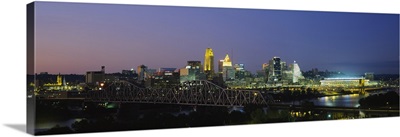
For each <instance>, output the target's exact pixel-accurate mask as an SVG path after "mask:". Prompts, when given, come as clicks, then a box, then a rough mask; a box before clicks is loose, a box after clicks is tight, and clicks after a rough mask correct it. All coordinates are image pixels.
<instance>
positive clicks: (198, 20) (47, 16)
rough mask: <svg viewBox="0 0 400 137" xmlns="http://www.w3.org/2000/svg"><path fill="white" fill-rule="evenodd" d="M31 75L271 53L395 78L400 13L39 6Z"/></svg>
mask: <svg viewBox="0 0 400 137" xmlns="http://www.w3.org/2000/svg"><path fill="white" fill-rule="evenodd" d="M35 10H36V13H35V20H36V24H35V25H36V32H35V36H36V41H35V42H36V72H37V73H39V72H49V73H62V74H71V73H73V74H84V73H85V72H86V71H92V70H100V66H103V65H104V66H106V72H107V73H112V72H120V71H121V70H122V69H130V68H134V69H136V67H137V66H139V65H141V64H144V65H146V66H148V67H149V68H154V69H157V68H160V67H175V68H182V67H184V66H185V65H186V62H187V61H188V60H198V61H201V62H202V63H203V61H204V52H205V49H206V48H207V47H210V48H212V49H213V51H214V58H215V62H216V64H215V70H218V68H217V66H218V65H217V62H218V60H220V59H223V58H224V57H225V54H227V53H228V54H229V57H231V60H232V63H233V64H235V63H244V64H245V68H246V69H247V70H250V71H252V72H255V71H256V70H259V69H261V67H262V64H263V63H267V62H268V60H270V59H271V58H272V57H274V56H278V57H280V58H281V60H283V61H286V62H287V63H288V64H289V63H292V62H293V61H294V60H295V61H296V62H297V63H298V64H299V66H300V68H301V70H303V71H307V70H310V69H311V68H318V69H319V70H325V69H328V70H331V71H342V72H344V73H348V74H363V73H365V72H374V73H376V74H382V73H395V74H398V73H399V15H396V14H366V13H339V12H309V11H283V10H255V9H228V8H194V7H167V6H164V7H163V6H137V5H136V6H135V5H106V4H81V3H79V4H78V3H49V2H36V9H35Z"/></svg>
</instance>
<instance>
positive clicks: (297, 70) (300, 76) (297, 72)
mask: <svg viewBox="0 0 400 137" xmlns="http://www.w3.org/2000/svg"><path fill="white" fill-rule="evenodd" d="M292 69H293V70H292V71H293V83H297V82H299V80H301V79H304V76H303V74H302V73H301V71H300V67H299V64H297V63H296V61H294V63H293V68H292Z"/></svg>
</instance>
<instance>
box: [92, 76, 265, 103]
mask: <svg viewBox="0 0 400 137" xmlns="http://www.w3.org/2000/svg"><path fill="white" fill-rule="evenodd" d="M86 101H90V102H122V103H124V102H125V103H155V104H179V105H203V106H244V105H246V104H258V105H267V103H268V101H269V100H266V99H265V97H264V96H263V95H262V94H261V93H260V92H259V91H253V90H235V89H224V88H222V87H220V86H218V85H216V84H214V83H212V82H209V81H189V82H184V83H181V84H180V85H178V86H175V87H173V88H164V89H153V88H141V87H138V86H136V85H134V84H132V83H130V82H127V81H117V82H113V83H111V84H109V85H108V86H107V87H106V88H104V89H103V90H98V91H89V92H88V94H87V97H86Z"/></svg>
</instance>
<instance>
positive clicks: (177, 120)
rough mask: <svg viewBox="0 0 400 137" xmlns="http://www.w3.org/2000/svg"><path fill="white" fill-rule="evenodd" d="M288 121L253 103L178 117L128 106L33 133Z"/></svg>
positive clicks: (203, 108) (282, 113)
mask: <svg viewBox="0 0 400 137" xmlns="http://www.w3.org/2000/svg"><path fill="white" fill-rule="evenodd" d="M90 111H93V110H90ZM100 111H104V110H100ZM290 119H291V116H290V115H289V112H288V111H279V112H278V111H276V112H269V113H265V112H264V110H263V107H262V106H259V105H253V104H252V105H247V106H245V107H244V109H243V111H232V112H229V109H228V108H227V107H206V106H201V107H199V106H198V107H197V108H196V111H193V112H190V113H188V114H179V115H173V114H171V113H162V112H157V111H151V112H147V113H144V114H138V113H136V112H134V111H132V109H129V107H125V108H123V107H122V108H121V110H120V111H119V113H118V114H115V113H114V114H112V113H109V114H108V115H105V114H104V113H103V114H102V115H101V117H99V116H97V117H96V118H92V119H90V118H88V119H83V120H81V121H79V122H75V123H73V124H72V125H71V126H70V127H67V126H64V127H63V126H55V127H53V128H51V129H49V130H47V131H43V132H38V133H37V134H39V135H46V134H67V133H85V132H105V131H123V130H144V129H165V128H185V127H203V126H223V125H241V124H258V123H275V122H288V121H290Z"/></svg>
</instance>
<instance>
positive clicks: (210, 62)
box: [204, 48, 215, 80]
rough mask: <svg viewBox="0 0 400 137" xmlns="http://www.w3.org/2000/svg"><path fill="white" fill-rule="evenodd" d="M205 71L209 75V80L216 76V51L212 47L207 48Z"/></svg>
mask: <svg viewBox="0 0 400 137" xmlns="http://www.w3.org/2000/svg"><path fill="white" fill-rule="evenodd" d="M204 73H206V75H207V79H208V80H212V79H213V76H214V73H215V72H214V53H213V51H212V49H211V48H207V49H206V53H205V55H204Z"/></svg>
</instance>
